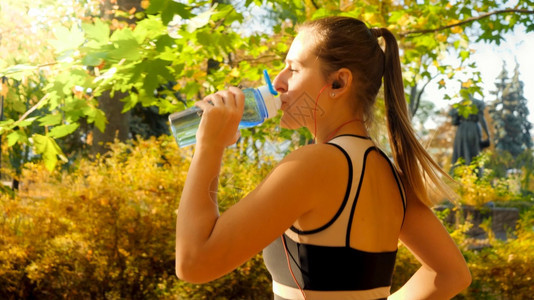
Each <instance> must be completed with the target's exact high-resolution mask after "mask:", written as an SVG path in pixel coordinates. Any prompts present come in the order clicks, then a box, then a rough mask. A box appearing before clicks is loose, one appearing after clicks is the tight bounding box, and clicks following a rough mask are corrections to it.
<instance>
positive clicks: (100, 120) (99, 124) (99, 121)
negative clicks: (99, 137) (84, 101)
mask: <svg viewBox="0 0 534 300" xmlns="http://www.w3.org/2000/svg"><path fill="white" fill-rule="evenodd" d="M92 121H93V122H94V123H95V126H96V128H98V130H100V132H104V131H105V130H106V123H107V122H108V120H107V119H106V114H104V112H103V111H101V110H100V109H96V110H95V114H94V116H93V118H92Z"/></svg>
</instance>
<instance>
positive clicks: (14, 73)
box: [0, 64, 37, 80]
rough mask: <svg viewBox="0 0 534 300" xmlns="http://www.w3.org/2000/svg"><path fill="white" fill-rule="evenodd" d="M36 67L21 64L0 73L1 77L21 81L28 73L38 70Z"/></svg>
mask: <svg viewBox="0 0 534 300" xmlns="http://www.w3.org/2000/svg"><path fill="white" fill-rule="evenodd" d="M36 69H37V67H36V66H30V65H27V64H20V65H14V66H11V67H8V68H7V69H4V70H2V71H0V77H3V76H5V77H8V78H13V79H16V80H21V79H22V77H23V76H24V75H26V73H28V72H32V71H34V70H36Z"/></svg>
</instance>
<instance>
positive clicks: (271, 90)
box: [263, 70, 278, 96]
mask: <svg viewBox="0 0 534 300" xmlns="http://www.w3.org/2000/svg"><path fill="white" fill-rule="evenodd" d="M263 77H264V78H265V83H267V86H268V87H269V91H270V92H271V94H273V95H274V96H276V95H278V92H277V91H276V90H275V89H274V87H273V83H272V82H271V78H269V74H268V73H267V70H263Z"/></svg>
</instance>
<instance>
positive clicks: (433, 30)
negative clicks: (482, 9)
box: [399, 8, 534, 37]
mask: <svg viewBox="0 0 534 300" xmlns="http://www.w3.org/2000/svg"><path fill="white" fill-rule="evenodd" d="M508 13H520V14H529V15H530V14H534V10H528V9H514V8H509V9H501V10H496V11H492V12H488V13H485V14H481V15H479V16H476V17H471V18H468V19H465V20H463V21H460V22H458V23H454V24H449V25H446V26H441V27H438V28H432V29H421V30H410V31H406V32H401V33H399V36H401V37H406V36H409V35H414V34H425V33H431V32H437V31H441V30H443V29H447V28H452V27H456V26H461V25H464V24H467V23H471V22H474V21H479V20H482V19H485V18H488V17H490V16H492V15H499V14H508Z"/></svg>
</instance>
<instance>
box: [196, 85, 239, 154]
mask: <svg viewBox="0 0 534 300" xmlns="http://www.w3.org/2000/svg"><path fill="white" fill-rule="evenodd" d="M195 106H197V107H199V108H200V109H202V119H201V121H200V125H199V128H198V131H197V133H196V140H197V146H203V147H205V146H207V147H223V148H225V147H227V146H230V145H232V144H234V143H235V142H237V140H238V139H239V136H240V134H239V129H238V127H239V122H240V121H241V117H242V116H243V110H244V106H245V95H244V94H243V92H242V91H241V90H240V89H238V88H236V87H230V88H229V89H228V90H223V91H218V92H216V93H214V94H211V95H209V96H207V97H205V98H204V99H203V100H202V101H198V102H196V103H195Z"/></svg>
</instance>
